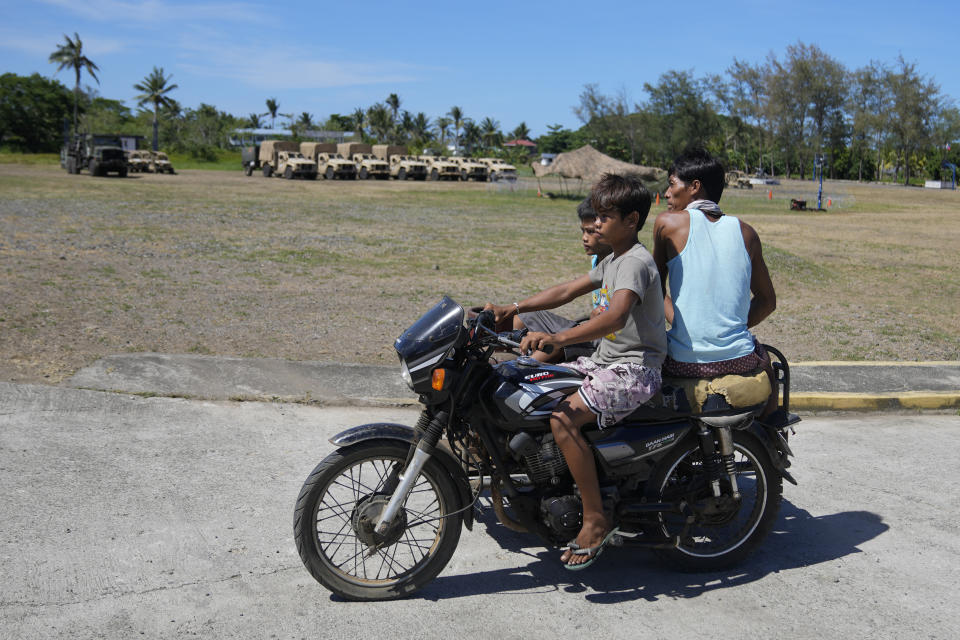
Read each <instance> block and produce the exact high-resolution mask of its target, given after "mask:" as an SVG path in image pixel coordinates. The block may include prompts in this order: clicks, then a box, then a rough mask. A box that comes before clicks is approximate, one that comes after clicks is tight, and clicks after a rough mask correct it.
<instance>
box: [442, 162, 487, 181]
mask: <svg viewBox="0 0 960 640" xmlns="http://www.w3.org/2000/svg"><path fill="white" fill-rule="evenodd" d="M450 159H451V160H453V161H454V162H456V163H457V164H458V165H460V179H461V180H463V181H464V182H466V181H467V180H473V181H475V182H486V181H487V165H485V164H484V163H482V162H480V161H479V160H476V159H474V158H464V157H456V158H450Z"/></svg>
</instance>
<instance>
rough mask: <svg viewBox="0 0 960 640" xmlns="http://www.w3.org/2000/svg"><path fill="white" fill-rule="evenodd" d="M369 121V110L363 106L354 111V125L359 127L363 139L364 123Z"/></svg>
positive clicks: (358, 131) (358, 130)
mask: <svg viewBox="0 0 960 640" xmlns="http://www.w3.org/2000/svg"><path fill="white" fill-rule="evenodd" d="M366 121H367V112H366V111H364V110H363V108H362V107H357V108H356V109H355V110H354V112H353V126H354V127H356V128H357V133H358V134H360V139H361V140H363V125H364V123H366Z"/></svg>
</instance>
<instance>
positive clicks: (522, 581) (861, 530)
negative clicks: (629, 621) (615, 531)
mask: <svg viewBox="0 0 960 640" xmlns="http://www.w3.org/2000/svg"><path fill="white" fill-rule="evenodd" d="M477 524H478V525H479V526H477V527H475V529H474V531H473V533H472V535H491V536H492V537H493V538H494V539H495V540H496V541H497V542H498V543H499V544H500V546H501V547H503V548H504V549H507V550H509V551H513V552H515V553H516V554H517V566H516V567H512V568H507V569H496V570H492V571H480V572H474V573H470V574H465V575H457V576H441V577H440V578H437V579H436V580H434V581H433V582H431V583H430V584H429V585H427V586H426V587H425V588H424V589H422V590H421V591H420V592H418V593H417V594H416V595H414V596H413V597H419V598H423V599H427V600H446V599H450V598H461V597H465V596H474V595H484V594H492V593H509V592H518V593H519V592H526V593H542V592H544V591H557V590H561V589H562V590H564V591H567V592H569V593H580V592H584V593H586V592H587V591H588V590H589V591H590V592H589V593H587V595H586V596H585V598H586V599H587V600H589V601H591V602H596V603H599V604H614V603H619V602H629V601H634V600H649V601H654V600H657V599H659V598H662V597H669V598H695V597H697V596H700V595H701V594H703V593H706V592H709V591H714V590H717V589H726V588H729V587H736V586H739V585H742V584H747V583H750V582H753V581H755V580H759V579H761V578H763V577H765V576H767V575H769V574H771V573H777V572H778V571H785V570H789V569H799V568H802V567H808V566H811V565H816V564H820V563H823V562H829V561H831V560H836V559H837V558H842V557H844V556H847V555H851V554H854V553H860V549H858V546H859V545H861V544H863V543H864V542H867V541H868V540H872V539H874V538H876V537H877V536H879V535H881V534H883V533H884V532H885V531H887V529H889V526H888V525H886V524H884V523H883V519H882V518H881V516H879V515H878V514H876V513H871V512H869V511H845V512H843V513H835V514H831V515H827V516H819V517H814V516H812V515H810V513H808V512H807V511H805V510H803V509H800V508H798V507H796V506H795V505H793V504H792V503H790V502H788V501H786V500H784V501H783V503H782V506H781V510H780V515H779V517H778V519H777V522H776V524H775V525H774V528H773V531H772V532H771V533H770V535H769V536H768V537H767V539H766V540H765V541H764V542H763V544H762V545H761V547H760V548H759V549H756V550H755V551H754V552H753V554H751V555H750V557H748V558H747V560H746V561H744V562H743V563H742V564H741V565H740V566H738V567H735V568H734V569H729V570H726V571H718V572H711V573H681V572H679V571H677V570H676V569H674V568H672V567H671V566H669V565H668V564H667V563H666V562H665V561H661V560H660V559H659V558H658V557H657V556H655V555H654V554H653V553H652V552H650V551H649V550H647V549H638V548H627V547H623V548H608V549H607V550H605V551H604V554H603V556H602V557H601V558H600V559H599V560H597V562H596V563H595V564H594V565H593V566H592V567H591V568H590V569H587V570H586V571H583V572H578V573H574V572H570V571H567V570H566V569H564V568H563V567H562V566H561V565H560V560H559V558H560V551H559V550H558V549H545V548H544V547H542V546H538V539H537V538H536V537H535V536H533V535H532V534H519V533H516V532H513V531H510V530H509V529H507V528H505V527H504V526H502V525H501V524H499V522H497V521H496V518H495V516H494V515H493V514H492V511H491V510H485V512H484V514H483V516H482V517H481V518H480V519H479V520H478V523H477ZM484 529H485V530H484ZM465 535H470V534H466V532H465ZM524 556H526V558H529V561H528V562H526V563H525V564H524V563H523V561H524Z"/></svg>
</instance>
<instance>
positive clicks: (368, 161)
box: [337, 142, 390, 180]
mask: <svg viewBox="0 0 960 640" xmlns="http://www.w3.org/2000/svg"><path fill="white" fill-rule="evenodd" d="M337 153H339V154H340V155H341V156H343V157H344V158H345V159H347V160H350V161H352V162H353V163H354V164H355V165H356V166H357V179H358V180H369V179H370V178H374V179H376V180H386V179H387V178H389V177H390V165H389V164H388V163H387V161H386V160H381V159H380V158H378V157H376V156H374V155H373V145H369V144H366V143H364V142H341V143H340V144H338V145H337Z"/></svg>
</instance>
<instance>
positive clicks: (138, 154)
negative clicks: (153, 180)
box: [126, 150, 153, 173]
mask: <svg viewBox="0 0 960 640" xmlns="http://www.w3.org/2000/svg"><path fill="white" fill-rule="evenodd" d="M126 155H127V170H128V171H130V172H131V173H146V172H147V171H152V170H153V169H152V168H151V165H152V164H153V157H152V156H151V155H150V152H149V151H140V150H134V151H127V152H126Z"/></svg>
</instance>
